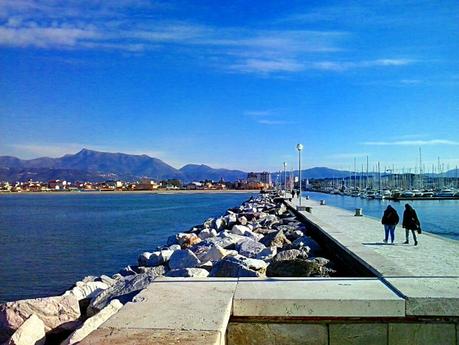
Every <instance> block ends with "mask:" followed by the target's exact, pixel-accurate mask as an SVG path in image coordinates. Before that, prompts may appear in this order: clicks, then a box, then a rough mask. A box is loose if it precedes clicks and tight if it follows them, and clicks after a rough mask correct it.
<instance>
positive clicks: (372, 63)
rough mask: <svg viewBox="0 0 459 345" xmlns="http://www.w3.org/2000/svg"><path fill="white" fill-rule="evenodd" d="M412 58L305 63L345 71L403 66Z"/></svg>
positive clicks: (310, 65) (309, 65)
mask: <svg viewBox="0 0 459 345" xmlns="http://www.w3.org/2000/svg"><path fill="white" fill-rule="evenodd" d="M414 62H415V60H412V59H376V60H364V61H317V62H311V63H309V64H308V65H307V67H308V68H310V69H317V70H323V71H335V72H341V71H347V70H350V69H357V68H371V67H388V66H405V65H409V64H412V63H414Z"/></svg>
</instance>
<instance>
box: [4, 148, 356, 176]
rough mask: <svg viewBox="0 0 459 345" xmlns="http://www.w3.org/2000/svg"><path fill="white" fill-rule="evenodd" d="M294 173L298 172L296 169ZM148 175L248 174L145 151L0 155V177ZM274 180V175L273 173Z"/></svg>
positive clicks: (317, 172) (322, 170)
mask: <svg viewBox="0 0 459 345" xmlns="http://www.w3.org/2000/svg"><path fill="white" fill-rule="evenodd" d="M294 174H295V175H296V176H297V175H298V171H295V172H294ZM349 174H350V173H349V172H348V171H341V170H335V169H330V168H326V167H316V168H311V169H305V170H302V173H301V176H302V177H303V178H309V179H311V178H343V177H348V176H349ZM142 177H147V178H151V179H155V180H163V179H180V180H181V181H182V182H191V181H202V180H213V181H219V180H220V179H223V180H224V181H230V182H232V181H236V180H239V179H244V178H246V177H247V173H246V172H244V171H241V170H230V169H214V168H212V167H210V166H208V165H204V164H188V165H185V166H183V167H182V168H180V169H176V168H174V167H172V166H170V165H169V164H167V163H165V162H163V161H162V160H160V159H158V158H153V157H150V156H147V155H131V154H126V153H111V152H99V151H94V150H88V149H83V150H81V151H80V152H78V153H75V154H67V155H65V156H62V157H59V158H49V157H41V158H35V159H29V160H24V159H19V158H16V157H11V156H0V181H27V180H28V179H30V178H31V179H33V180H41V181H48V180H54V179H65V180H67V181H95V182H96V181H104V180H109V179H113V180H115V179H121V180H125V181H134V180H138V179H139V178H142ZM273 180H275V178H274V177H273Z"/></svg>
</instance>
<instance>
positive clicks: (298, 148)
mask: <svg viewBox="0 0 459 345" xmlns="http://www.w3.org/2000/svg"><path fill="white" fill-rule="evenodd" d="M296 149H297V150H298V179H299V182H300V194H299V197H300V206H301V151H303V145H302V144H297V145H296Z"/></svg>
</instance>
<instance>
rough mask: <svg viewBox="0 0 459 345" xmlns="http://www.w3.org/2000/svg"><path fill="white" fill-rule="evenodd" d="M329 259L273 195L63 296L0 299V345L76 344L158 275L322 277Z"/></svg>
mask: <svg viewBox="0 0 459 345" xmlns="http://www.w3.org/2000/svg"><path fill="white" fill-rule="evenodd" d="M334 273H335V270H334V268H333V263H332V262H331V261H330V260H328V259H327V258H324V257H322V256H321V249H320V247H319V246H318V244H317V243H316V242H315V241H314V240H313V239H312V238H310V237H309V236H307V231H306V228H305V226H304V224H302V223H300V222H299V221H298V220H297V219H296V218H295V216H294V215H293V214H292V213H290V212H289V211H288V210H287V209H286V207H285V206H284V205H283V203H282V200H281V199H279V198H277V195H275V194H260V195H258V196H257V197H252V198H250V199H249V200H248V201H246V202H244V203H243V204H242V205H241V206H240V207H237V208H232V209H229V210H227V212H226V214H225V215H223V216H221V217H218V218H209V219H207V220H206V221H205V222H204V223H202V224H200V225H197V226H194V227H193V228H191V229H190V230H188V231H186V232H181V233H178V234H175V235H172V236H170V237H169V238H168V240H167V243H166V244H165V245H164V246H161V247H158V248H157V250H155V251H146V252H144V253H142V254H140V256H139V257H138V262H137V265H132V266H126V267H124V268H123V269H121V270H120V271H119V272H118V273H116V274H114V275H113V276H112V277H108V276H105V275H103V276H100V277H92V276H90V277H86V278H85V279H83V280H82V281H80V282H77V283H76V284H75V285H74V286H73V287H72V288H71V289H70V290H68V291H66V292H65V293H64V294H63V295H61V296H54V297H46V298H37V299H29V300H21V301H15V302H8V303H5V304H3V305H0V343H2V342H3V341H5V340H6V341H7V344H44V343H46V344H65V345H69V344H76V343H78V342H79V341H81V340H82V339H83V338H84V337H85V336H86V335H88V334H89V333H90V332H91V331H93V330H94V329H96V328H97V327H99V326H100V325H101V324H102V323H103V322H105V321H106V320H107V319H108V318H110V317H111V316H112V315H113V314H115V313H116V312H117V311H118V310H119V309H120V308H121V307H122V306H123V304H125V303H127V302H129V301H132V299H133V298H134V296H135V295H136V294H138V293H139V292H140V291H141V290H143V289H144V288H146V287H147V286H148V285H149V284H150V283H151V282H152V281H153V280H154V279H155V278H156V277H160V276H166V277H199V278H205V277H327V276H329V275H331V274H334ZM45 334H46V335H45Z"/></svg>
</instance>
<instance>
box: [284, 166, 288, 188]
mask: <svg viewBox="0 0 459 345" xmlns="http://www.w3.org/2000/svg"><path fill="white" fill-rule="evenodd" d="M286 193H287V162H284V196H285V195H286Z"/></svg>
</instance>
